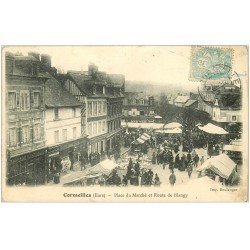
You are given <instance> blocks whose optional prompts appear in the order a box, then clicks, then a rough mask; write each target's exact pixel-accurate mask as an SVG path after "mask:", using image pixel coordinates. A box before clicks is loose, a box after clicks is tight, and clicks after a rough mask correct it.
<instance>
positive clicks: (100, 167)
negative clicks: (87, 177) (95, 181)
mask: <svg viewBox="0 0 250 250" xmlns="http://www.w3.org/2000/svg"><path fill="white" fill-rule="evenodd" d="M116 167H117V164H116V163H115V162H114V161H112V160H109V159H106V160H104V161H101V162H99V163H98V164H96V165H95V166H93V167H91V168H89V169H88V171H87V174H99V173H101V174H106V175H108V174H110V172H111V171H112V170H113V169H114V168H116Z"/></svg>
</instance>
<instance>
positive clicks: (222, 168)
mask: <svg viewBox="0 0 250 250" xmlns="http://www.w3.org/2000/svg"><path fill="white" fill-rule="evenodd" d="M235 167H236V163H235V162H234V161H232V160H231V159H230V158H229V157H228V156H227V155H226V154H221V155H218V156H215V157H213V158H210V159H208V160H207V161H205V162H204V163H203V164H202V165H201V166H200V167H199V168H198V169H197V170H198V171H202V170H205V169H210V170H211V171H213V172H214V173H216V174H218V175H219V176H221V177H222V178H224V179H228V178H229V176H230V175H231V174H232V172H233V170H234V169H235Z"/></svg>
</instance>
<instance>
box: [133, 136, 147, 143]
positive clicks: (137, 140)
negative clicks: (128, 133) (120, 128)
mask: <svg viewBox="0 0 250 250" xmlns="http://www.w3.org/2000/svg"><path fill="white" fill-rule="evenodd" d="M144 142H145V140H143V139H142V138H141V137H139V138H137V139H136V140H135V141H133V142H132V143H134V144H143V143H144Z"/></svg>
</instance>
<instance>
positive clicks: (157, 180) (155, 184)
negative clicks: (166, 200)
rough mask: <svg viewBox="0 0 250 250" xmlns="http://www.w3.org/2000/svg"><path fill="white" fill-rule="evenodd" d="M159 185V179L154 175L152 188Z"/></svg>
mask: <svg viewBox="0 0 250 250" xmlns="http://www.w3.org/2000/svg"><path fill="white" fill-rule="evenodd" d="M160 185H161V182H160V178H159V176H158V174H155V178H154V186H160Z"/></svg>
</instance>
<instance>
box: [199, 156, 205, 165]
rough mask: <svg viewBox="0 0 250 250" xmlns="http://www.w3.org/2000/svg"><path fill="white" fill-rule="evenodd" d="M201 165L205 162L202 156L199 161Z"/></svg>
mask: <svg viewBox="0 0 250 250" xmlns="http://www.w3.org/2000/svg"><path fill="white" fill-rule="evenodd" d="M200 162H201V165H202V164H203V163H204V162H205V159H204V155H203V156H202V157H201V159H200Z"/></svg>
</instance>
